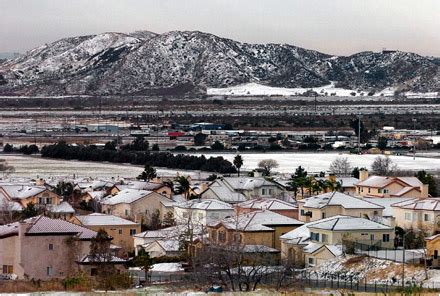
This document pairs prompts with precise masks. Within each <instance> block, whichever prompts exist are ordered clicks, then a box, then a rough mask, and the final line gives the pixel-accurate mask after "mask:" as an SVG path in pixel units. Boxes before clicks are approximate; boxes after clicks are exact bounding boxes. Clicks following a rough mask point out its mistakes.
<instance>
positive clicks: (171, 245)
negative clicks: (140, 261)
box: [143, 239, 182, 258]
mask: <svg viewBox="0 0 440 296" xmlns="http://www.w3.org/2000/svg"><path fill="white" fill-rule="evenodd" d="M143 249H144V250H145V252H147V253H148V254H149V255H150V257H151V258H155V257H162V256H167V257H179V256H180V255H182V249H181V242H180V241H179V240H178V239H167V240H156V241H154V242H152V243H149V244H145V245H144V246H143Z"/></svg>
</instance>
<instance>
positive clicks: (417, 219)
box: [391, 198, 440, 235]
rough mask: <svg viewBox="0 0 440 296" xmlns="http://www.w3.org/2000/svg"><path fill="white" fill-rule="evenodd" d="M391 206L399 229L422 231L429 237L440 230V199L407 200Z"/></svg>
mask: <svg viewBox="0 0 440 296" xmlns="http://www.w3.org/2000/svg"><path fill="white" fill-rule="evenodd" d="M391 206H392V207H393V210H394V216H395V221H396V225H397V226H399V227H402V228H404V229H410V228H411V229H414V230H419V231H424V232H425V233H428V234H430V235H432V234H435V233H437V232H438V231H439V230H440V225H439V222H440V198H424V199H409V200H406V201H402V202H398V203H394V204H392V205H391Z"/></svg>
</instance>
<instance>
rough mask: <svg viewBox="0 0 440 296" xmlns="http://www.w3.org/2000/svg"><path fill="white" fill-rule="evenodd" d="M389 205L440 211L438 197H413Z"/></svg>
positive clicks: (439, 198)
mask: <svg viewBox="0 0 440 296" xmlns="http://www.w3.org/2000/svg"><path fill="white" fill-rule="evenodd" d="M391 206H392V207H395V208H401V209H408V210H425V211H440V197H431V198H423V199H417V198H413V199H409V200H406V201H402V202H397V203H394V204H392V205H391Z"/></svg>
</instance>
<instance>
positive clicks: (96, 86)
mask: <svg viewBox="0 0 440 296" xmlns="http://www.w3.org/2000/svg"><path fill="white" fill-rule="evenodd" d="M331 82H332V83H335V84H336V85H337V86H338V87H343V88H347V89H361V90H363V91H366V92H368V91H373V92H374V91H380V90H382V89H384V88H395V89H396V90H397V91H415V92H432V91H439V90H440V59H439V58H434V57H424V56H421V55H418V54H415V53H408V52H401V51H389V52H385V53H384V52H381V53H378V52H371V51H364V52H359V53H355V54H353V55H350V56H335V55H329V54H325V53H321V52H319V51H315V50H310V49H304V48H301V47H297V46H294V45H289V44H274V43H269V44H251V43H241V42H237V41H234V40H232V39H228V38H222V37H218V36H216V35H213V34H209V33H205V32H200V31H171V32H167V33H163V34H156V33H153V32H149V31H136V32H133V33H118V32H107V33H102V34H96V35H86V36H77V37H68V38H63V39H60V40H57V41H55V42H53V43H50V44H45V45H42V46H39V47H37V48H34V49H32V50H30V51H28V52H27V53H25V54H23V55H21V56H19V57H18V58H16V59H14V60H7V61H3V62H2V63H0V94H3V95H8V94H9V95H135V94H136V95H150V94H184V93H205V90H206V88H219V87H229V86H236V85H239V84H245V83H259V84H263V85H267V86H274V87H285V88H295V87H302V88H312V87H320V86H324V85H328V84H329V83H331Z"/></svg>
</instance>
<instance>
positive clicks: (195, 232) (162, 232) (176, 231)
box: [133, 224, 205, 255]
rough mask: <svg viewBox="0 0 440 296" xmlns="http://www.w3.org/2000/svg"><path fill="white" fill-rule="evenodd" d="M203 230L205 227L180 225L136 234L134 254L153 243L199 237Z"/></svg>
mask: <svg viewBox="0 0 440 296" xmlns="http://www.w3.org/2000/svg"><path fill="white" fill-rule="evenodd" d="M204 230H205V227H203V226H201V225H184V224H180V225H176V226H171V227H167V228H162V229H158V230H147V231H144V232H141V233H137V234H135V235H134V236H133V238H134V246H135V253H136V255H137V252H138V251H139V249H141V248H145V246H148V245H150V244H151V243H153V242H155V241H167V240H170V241H173V240H174V241H175V240H179V239H182V237H183V236H193V238H191V237H189V238H188V240H192V239H194V238H195V237H197V236H199V235H201V234H202V233H203V231H204Z"/></svg>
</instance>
